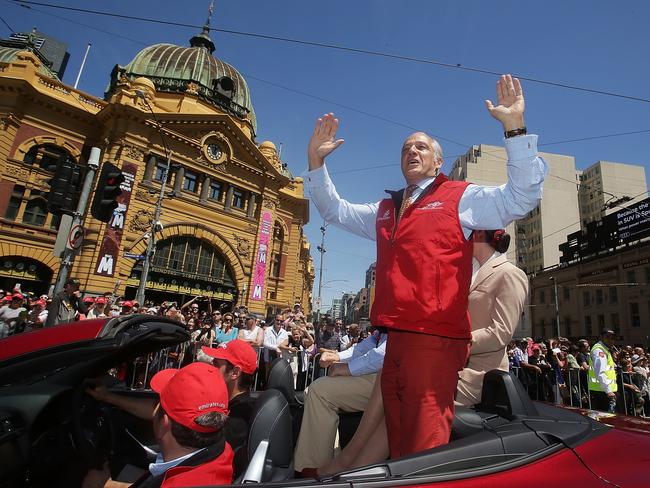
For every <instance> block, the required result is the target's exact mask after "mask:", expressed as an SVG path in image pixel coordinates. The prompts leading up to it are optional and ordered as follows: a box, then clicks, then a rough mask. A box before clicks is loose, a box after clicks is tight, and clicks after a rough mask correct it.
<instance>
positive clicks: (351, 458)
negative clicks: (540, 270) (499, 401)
mask: <svg viewBox="0 0 650 488" xmlns="http://www.w3.org/2000/svg"><path fill="white" fill-rule="evenodd" d="M472 240H473V253H474V272H473V274H472V284H471V286H470V295H469V312H470V317H471V319H472V320H471V323H472V350H471V353H470V357H469V361H468V364H467V366H466V368H465V369H463V370H462V371H460V372H459V381H458V389H457V395H456V404H457V405H466V406H469V405H474V404H475V403H478V402H480V400H481V387H482V385H483V376H484V375H485V373H486V372H487V371H490V370H492V369H501V370H504V371H508V355H507V352H506V347H507V345H508V344H509V343H510V341H511V340H512V335H513V333H514V331H515V328H516V327H517V324H518V323H519V319H520V318H521V314H522V312H523V308H524V303H525V300H526V296H527V294H528V279H527V278H526V275H525V274H524V272H523V271H521V270H520V269H519V268H517V267H516V266H514V265H512V264H511V263H509V262H508V261H507V259H506V256H505V252H506V251H507V250H508V246H509V244H510V236H509V235H508V234H506V232H505V231H503V230H490V231H475V232H474V234H473V237H472ZM380 374H381V373H380ZM387 457H388V438H387V435H386V423H385V420H384V408H383V403H382V396H381V380H380V375H377V380H376V381H375V388H374V390H373V392H372V395H371V397H370V400H369V402H368V405H367V406H366V410H365V412H364V414H363V417H362V419H361V423H360V424H359V428H358V429H357V432H356V433H355V435H354V437H353V438H352V440H351V441H350V443H349V444H348V445H347V446H346V447H345V449H343V451H341V454H340V455H339V456H338V457H336V458H335V459H333V460H332V461H331V462H329V463H328V464H327V465H325V466H322V467H320V468H319V469H318V474H319V475H325V474H331V473H336V472H340V471H343V470H346V469H351V468H356V467H359V466H365V465H367V464H371V463H375V462H379V461H381V460H384V459H386V458H387Z"/></svg>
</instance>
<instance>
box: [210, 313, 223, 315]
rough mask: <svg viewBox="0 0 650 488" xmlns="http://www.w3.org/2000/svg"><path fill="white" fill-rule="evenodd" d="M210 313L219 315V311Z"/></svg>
mask: <svg viewBox="0 0 650 488" xmlns="http://www.w3.org/2000/svg"><path fill="white" fill-rule="evenodd" d="M212 315H221V314H220V313H219V312H214V313H213V314H212Z"/></svg>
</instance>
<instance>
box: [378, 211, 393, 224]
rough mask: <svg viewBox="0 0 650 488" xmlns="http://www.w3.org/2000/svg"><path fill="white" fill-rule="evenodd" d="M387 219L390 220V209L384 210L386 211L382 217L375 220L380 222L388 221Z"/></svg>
mask: <svg viewBox="0 0 650 488" xmlns="http://www.w3.org/2000/svg"><path fill="white" fill-rule="evenodd" d="M389 219H390V209H389V210H386V211H385V212H384V215H382V216H381V217H379V218H378V219H377V220H379V221H381V220H389Z"/></svg>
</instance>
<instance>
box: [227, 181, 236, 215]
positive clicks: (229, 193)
mask: <svg viewBox="0 0 650 488" xmlns="http://www.w3.org/2000/svg"><path fill="white" fill-rule="evenodd" d="M234 191H235V189H234V187H233V186H232V185H228V191H227V192H226V205H225V209H226V210H230V207H232V194H233V192H234Z"/></svg>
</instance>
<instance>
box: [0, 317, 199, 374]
mask: <svg viewBox="0 0 650 488" xmlns="http://www.w3.org/2000/svg"><path fill="white" fill-rule="evenodd" d="M189 337H190V335H189V332H188V331H187V330H186V329H185V328H184V327H183V326H182V324H180V323H179V322H176V321H174V320H171V319H168V318H166V317H158V316H153V315H129V316H124V317H115V318H112V319H97V320H84V321H80V322H75V323H72V324H64V325H58V326H55V327H50V328H47V329H40V330H36V331H32V332H26V333H23V334H18V335H15V336H10V337H7V338H5V339H3V340H1V341H0V385H13V384H24V383H34V382H37V381H40V380H42V379H45V378H47V377H50V376H52V375H57V374H59V373H61V372H64V371H66V372H74V371H79V374H80V375H85V374H88V371H87V370H88V369H89V368H90V367H91V366H95V367H97V368H100V369H101V368H102V367H105V366H107V365H110V364H114V363H115V362H116V361H122V360H127V359H130V358H133V357H136V356H139V355H143V354H146V353H149V352H154V351H157V350H159V349H162V348H164V347H170V346H174V345H176V344H179V343H181V342H185V341H187V340H189Z"/></svg>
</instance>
